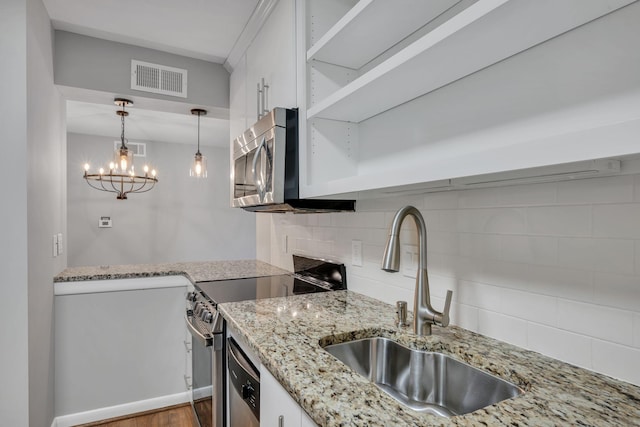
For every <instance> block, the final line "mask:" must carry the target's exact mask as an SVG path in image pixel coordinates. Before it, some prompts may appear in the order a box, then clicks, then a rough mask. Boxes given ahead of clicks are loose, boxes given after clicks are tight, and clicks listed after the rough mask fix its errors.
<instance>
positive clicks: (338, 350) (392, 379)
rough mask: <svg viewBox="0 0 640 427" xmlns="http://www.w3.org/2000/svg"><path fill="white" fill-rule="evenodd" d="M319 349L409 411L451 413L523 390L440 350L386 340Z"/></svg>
mask: <svg viewBox="0 0 640 427" xmlns="http://www.w3.org/2000/svg"><path fill="white" fill-rule="evenodd" d="M324 349H325V350H326V351H327V352H329V353H330V354H332V355H333V356H335V357H336V358H337V359H338V360H340V361H341V362H343V363H344V364H346V365H347V366H349V367H350V368H351V369H353V370H354V371H356V372H357V373H358V374H360V375H362V376H363V377H365V378H367V379H369V380H370V381H372V382H373V383H374V384H375V385H376V386H377V387H378V388H380V389H381V390H382V391H384V392H385V393H387V394H389V395H390V396H391V397H393V398H394V399H396V400H397V401H398V402H400V403H401V404H403V405H405V406H407V407H409V408H410V409H412V410H414V411H419V412H426V413H432V414H435V415H439V416H443V417H452V416H455V415H462V414H467V413H469V412H473V411H475V410H477V409H480V408H484V407H485V406H489V405H493V404H494V403H498V402H500V401H502V400H505V399H509V398H512V397H515V396H518V395H520V394H522V393H523V391H522V390H521V389H520V388H519V387H517V386H515V385H514V384H511V383H510V382H508V381H505V380H503V379H500V378H498V377H495V376H493V375H491V374H488V373H486V372H483V371H481V370H479V369H476V368H474V367H472V366H469V365H467V364H466V363H463V362H460V361H458V360H456V359H454V358H452V357H449V356H447V355H445V354H442V353H433V352H427V351H420V350H412V349H410V348H407V347H405V346H403V345H401V344H398V343H397V342H395V341H393V340H390V339H387V338H379V337H376V338H366V339H361V340H355V341H348V342H344V343H340V344H332V345H328V346H326V347H325V348H324Z"/></svg>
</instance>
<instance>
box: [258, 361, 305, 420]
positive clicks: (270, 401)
mask: <svg viewBox="0 0 640 427" xmlns="http://www.w3.org/2000/svg"><path fill="white" fill-rule="evenodd" d="M302 412H303V411H302V409H301V408H300V406H298V404H297V403H296V401H295V400H293V398H292V397H291V396H289V393H287V391H286V390H285V389H284V388H283V387H282V386H281V385H280V383H279V382H278V380H276V379H275V378H274V376H273V375H271V373H270V372H269V370H268V369H266V368H265V367H264V366H262V367H261V368H260V427H299V426H300V425H301V417H302ZM280 417H282V423H280Z"/></svg>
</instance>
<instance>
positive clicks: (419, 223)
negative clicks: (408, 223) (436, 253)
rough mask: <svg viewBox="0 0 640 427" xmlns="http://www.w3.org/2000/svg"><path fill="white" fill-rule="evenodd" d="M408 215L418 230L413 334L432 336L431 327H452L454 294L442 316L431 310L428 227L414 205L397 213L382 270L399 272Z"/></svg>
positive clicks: (448, 294) (445, 305)
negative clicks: (405, 221) (404, 223)
mask: <svg viewBox="0 0 640 427" xmlns="http://www.w3.org/2000/svg"><path fill="white" fill-rule="evenodd" d="M407 216H412V217H413V220H414V221H415V223H416V228H417V229H418V237H419V245H420V246H419V248H418V272H417V274H416V290H415V294H414V297H413V332H414V333H415V334H416V335H431V325H432V324H435V325H438V326H443V327H446V326H448V325H449V309H450V307H451V297H452V295H453V292H452V291H447V297H446V299H445V302H444V310H443V311H442V313H439V312H438V311H436V310H434V308H433V307H431V301H430V298H429V277H428V275H427V226H426V224H425V222H424V218H423V217H422V214H421V213H420V211H419V210H418V209H416V208H414V207H413V206H405V207H404V208H402V209H400V210H399V211H398V212H396V215H395V216H394V217H393V222H392V223H391V228H390V229H389V240H387V246H386V247H385V249H384V256H383V257H382V269H383V270H384V271H388V272H391V273H396V272H398V270H399V269H400V227H401V226H402V222H403V221H404V219H405V218H406V217H407Z"/></svg>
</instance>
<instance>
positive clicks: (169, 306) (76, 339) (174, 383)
mask: <svg viewBox="0 0 640 427" xmlns="http://www.w3.org/2000/svg"><path fill="white" fill-rule="evenodd" d="M160 279H163V280H162V283H163V286H164V284H165V283H169V282H172V283H171V284H172V285H173V287H166V288H157V289H144V290H139V289H138V290H130V288H131V287H133V286H135V285H134V284H132V283H124V282H125V281H116V282H120V283H115V284H112V286H116V287H117V286H121V289H126V287H127V286H128V287H129V290H119V291H110V292H100V293H91V294H67V295H57V296H56V297H55V320H56V321H55V327H56V362H55V366H56V384H55V390H56V401H55V412H56V416H58V417H61V416H65V415H72V416H75V417H79V416H82V415H84V419H82V420H76V421H77V423H73V424H72V425H76V424H81V423H84V422H89V421H95V420H96V418H95V417H96V416H100V415H103V414H104V411H105V408H110V407H112V406H116V405H125V408H126V405H127V404H132V403H137V404H138V405H140V404H142V403H141V401H146V400H149V399H155V398H166V397H167V396H172V395H176V394H180V393H185V392H186V391H187V388H186V385H185V381H184V376H185V375H190V373H188V372H187V361H186V358H187V353H186V350H185V344H184V342H185V340H186V339H187V335H188V332H187V330H186V328H185V326H184V321H183V319H182V317H183V316H184V309H185V304H184V296H185V293H186V284H187V283H188V280H187V279H185V278H184V277H178V278H171V277H163V278H160ZM165 279H166V280H165ZM135 280H138V281H146V282H147V283H148V284H147V285H146V286H150V285H153V283H154V281H157V280H158V279H134V281H135ZM129 282H132V280H129ZM149 301H153V304H149ZM79 319H82V320H81V321H78V320H79ZM190 356H191V355H190V354H189V357H190ZM122 409H124V408H121V409H120V410H121V411H122ZM112 410H113V408H112ZM86 411H95V412H94V413H93V414H82V413H83V412H86ZM91 415H93V416H94V418H93V419H92V420H88V419H86V418H87V417H88V418H91ZM118 415H124V414H118ZM113 416H116V415H113V414H112V415H111V417H113ZM111 417H108V418H111ZM105 418H107V417H105ZM97 419H104V418H97ZM58 421H60V419H58ZM67 425H68V424H67Z"/></svg>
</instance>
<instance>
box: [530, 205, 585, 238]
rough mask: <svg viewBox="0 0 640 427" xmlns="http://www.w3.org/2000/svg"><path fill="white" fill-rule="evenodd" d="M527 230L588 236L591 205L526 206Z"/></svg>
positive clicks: (556, 234)
mask: <svg viewBox="0 0 640 427" xmlns="http://www.w3.org/2000/svg"><path fill="white" fill-rule="evenodd" d="M527 232H528V233H530V234H543V235H548V236H589V235H591V207H589V206H543V207H530V208H527Z"/></svg>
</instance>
